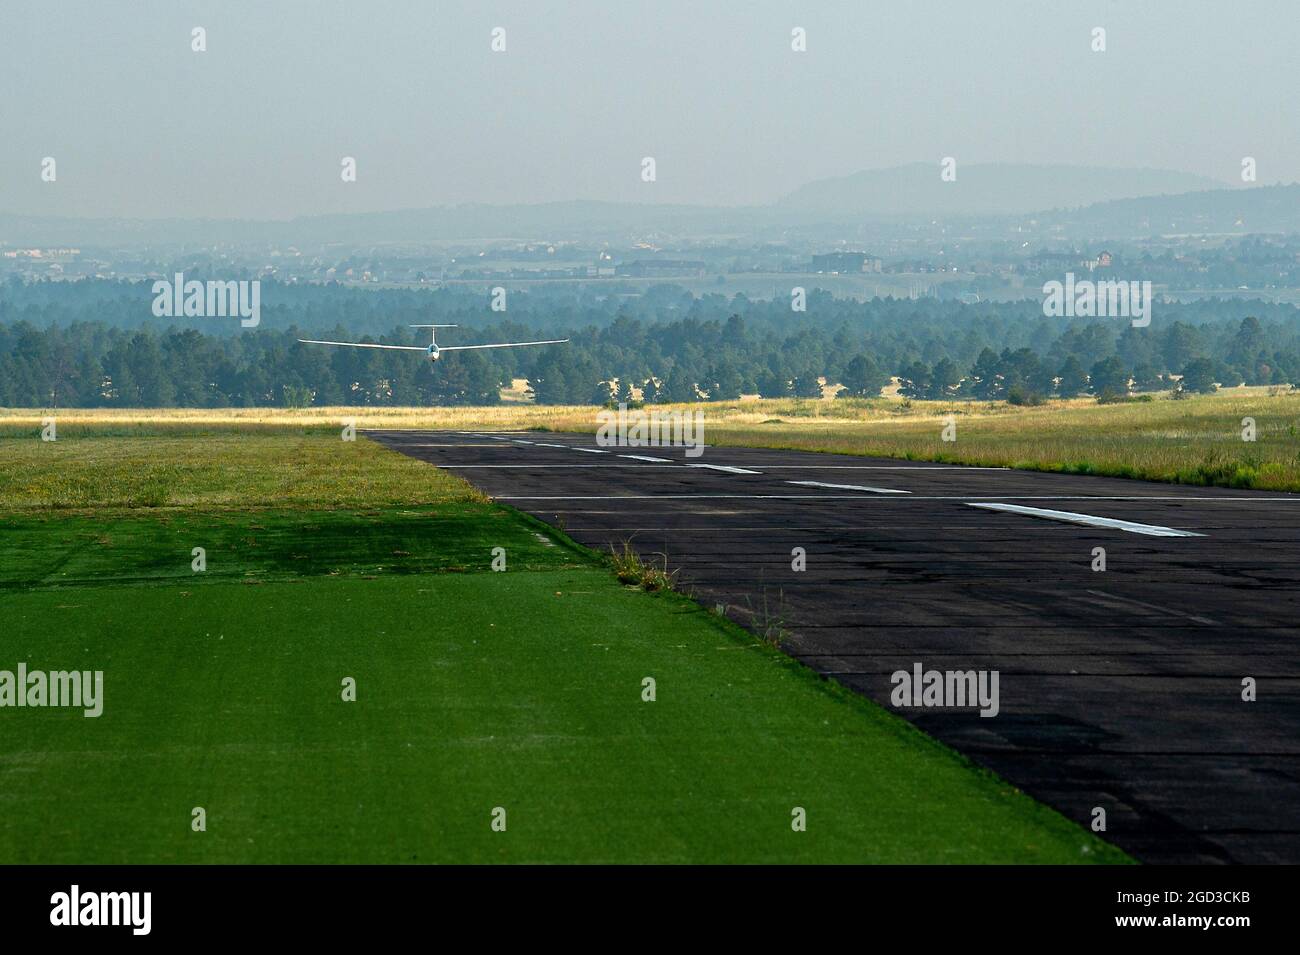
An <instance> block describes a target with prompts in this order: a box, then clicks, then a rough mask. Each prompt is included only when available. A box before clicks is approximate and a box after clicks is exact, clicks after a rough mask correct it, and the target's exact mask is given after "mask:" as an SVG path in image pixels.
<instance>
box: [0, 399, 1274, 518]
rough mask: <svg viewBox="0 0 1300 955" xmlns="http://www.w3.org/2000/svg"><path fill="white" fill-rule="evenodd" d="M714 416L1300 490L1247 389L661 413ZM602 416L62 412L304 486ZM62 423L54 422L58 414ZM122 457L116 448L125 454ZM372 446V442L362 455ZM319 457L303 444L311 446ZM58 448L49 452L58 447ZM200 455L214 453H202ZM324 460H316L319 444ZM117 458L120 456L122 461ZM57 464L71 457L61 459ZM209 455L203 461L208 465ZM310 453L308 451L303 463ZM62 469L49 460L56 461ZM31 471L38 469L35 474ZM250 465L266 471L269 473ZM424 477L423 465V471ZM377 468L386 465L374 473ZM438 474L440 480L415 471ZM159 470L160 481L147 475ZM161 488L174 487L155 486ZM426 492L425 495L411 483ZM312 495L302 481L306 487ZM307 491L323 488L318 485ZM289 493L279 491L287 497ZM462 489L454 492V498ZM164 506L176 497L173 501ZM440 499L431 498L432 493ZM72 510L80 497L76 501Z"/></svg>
mask: <svg viewBox="0 0 1300 955" xmlns="http://www.w3.org/2000/svg"><path fill="white" fill-rule="evenodd" d="M696 407H698V408H701V409H702V410H703V412H704V417H705V439H706V440H707V441H708V442H709V443H710V444H723V445H728V444H729V445H739V446H750V447H774V448H792V449H806V450H815V451H832V452H839V453H847V454H870V455H882V456H888V457H900V458H911V459H916V460H931V461H948V462H953V463H965V464H981V465H1001V466H1010V467H1018V468H1030V469H1036V470H1058V471H1069V472H1074V473H1095V474H1111V475H1118V476H1124V477H1137V478H1146V479H1149V480H1158V481H1179V482H1183V483H1190V484H1210V485H1222V486H1237V487H1256V488H1267V489H1273V490H1286V491H1300V393H1280V392H1277V390H1276V389H1269V388H1234V389H1229V390H1225V391H1222V392H1220V393H1218V394H1215V395H1203V396H1197V397H1192V398H1186V399H1183V400H1174V399H1172V398H1170V397H1169V396H1167V395H1162V396H1158V397H1156V398H1155V400H1151V401H1134V402H1129V403H1123V404H1111V405H1098V404H1097V403H1096V402H1095V401H1094V400H1093V399H1091V398H1079V399H1073V400H1070V401H1053V402H1050V403H1048V404H1046V405H1042V406H1039V407H1035V408H1017V407H1013V406H1010V405H1007V404H1005V403H1002V402H931V401H911V402H909V401H904V400H900V399H897V398H875V399H870V400H815V399H807V400H798V399H780V400H757V399H743V400H740V401H729V402H709V403H704V404H700V405H693V406H692V405H662V406H659V405H657V406H655V408H657V409H659V410H661V411H672V410H683V409H685V408H696ZM597 411H598V409H596V408H593V407H590V406H582V407H564V406H539V405H532V404H511V405H502V406H497V407H487V408H355V407H340V408H310V409H304V410H288V409H271V408H251V409H229V410H227V409H219V410H203V409H167V410H147V409H142V410H103V409H96V410H85V411H82V410H69V411H60V412H57V421H58V427H59V437H60V442H62V441H64V440H68V439H72V438H76V437H78V436H79V435H80V434H83V433H84V434H87V435H90V434H94V435H101V436H115V437H120V438H128V437H133V436H140V437H142V438H143V437H145V436H153V437H152V438H151V440H157V438H158V436H161V435H167V434H172V435H175V436H177V437H181V436H188V437H189V438H191V439H203V438H205V436H207V440H217V439H218V438H221V436H223V435H224V436H225V440H227V442H228V439H229V436H230V435H231V434H232V433H234V434H241V435H248V434H254V433H258V432H263V433H266V434H268V435H270V434H283V433H285V432H291V433H298V434H301V435H303V436H314V437H315V438H317V439H319V441H320V442H321V444H320V445H319V448H320V449H321V450H320V454H321V455H322V457H320V458H319V459H316V458H314V457H312V456H311V455H310V454H309V455H308V457H306V458H304V459H303V463H301V464H300V465H298V466H297V468H298V470H297V472H296V473H297V474H299V475H300V476H301V475H303V474H307V475H309V476H310V474H311V467H312V465H311V464H310V463H307V462H310V461H318V464H319V466H320V467H322V468H326V469H329V468H334V469H338V468H339V466H340V461H341V458H340V457H339V447H338V446H337V445H339V443H340V442H339V440H338V432H339V429H340V428H341V427H342V424H343V422H345V421H348V420H352V421H355V423H356V427H357V428H437V429H451V430H502V431H505V430H524V429H528V428H537V429H547V430H553V431H583V432H594V431H595V430H596V429H597V427H598V424H599V423H598V420H597V417H596V416H597ZM47 414H48V413H47ZM948 415H952V416H953V417H954V419H955V421H956V429H957V432H956V433H957V440H956V441H954V442H945V441H942V440H941V435H940V432H941V429H942V427H943V423H944V420H945V418H946V417H947V416H948ZM42 417H43V415H42V413H40V412H34V411H31V410H8V411H6V410H0V436H7V437H0V449H2V450H3V453H4V454H5V458H6V460H5V461H3V462H0V497H3V496H5V495H7V494H9V493H12V489H13V486H14V485H13V482H14V480H15V478H14V476H13V475H14V474H15V473H22V472H24V469H25V468H27V467H30V466H31V463H32V456H33V455H37V456H39V454H40V453H41V451H40V449H41V447H42V445H41V442H39V441H37V440H35V439H36V437H37V435H38V433H39V429H40V420H41V418H42ZM1247 417H1249V418H1253V419H1254V421H1255V425H1256V432H1257V433H1256V440H1255V441H1253V442H1248V441H1243V440H1242V419H1244V418H1247ZM114 444H116V442H114ZM365 444H367V443H366V442H358V443H357V445H355V446H354V447H356V448H361V447H363V446H364V445H365ZM19 446H21V447H22V448H23V451H22V453H21V454H20V458H21V459H22V461H20V462H19V463H17V464H13V463H11V461H10V460H8V459H9V458H11V457H12V456H13V455H12V454H11V453H10V449H13V448H16V447H19ZM308 446H309V445H300V447H304V448H305V447H308ZM46 447H48V446H46ZM195 447H196V449H198V448H200V447H202V445H196V446H195ZM220 447H221V448H222V451H221V454H220V458H221V460H223V461H227V462H228V464H229V466H231V467H238V466H239V463H238V449H239V447H240V445H239V443H238V441H234V442H233V443H222V444H221V445H220ZM310 447H312V448H315V447H316V445H314V444H312V445H310ZM124 450H127V446H119V450H118V451H112V450H109V449H107V448H106V449H105V451H104V452H103V453H104V454H105V455H107V456H112V455H120V454H122V453H123V451H124ZM55 453H56V454H57V452H55ZM197 453H198V452H197V450H196V455H197ZM303 453H304V454H307V452H305V451H304V452H303ZM132 454H134V455H135V457H134V459H132V458H130V457H128V459H127V460H134V461H135V467H139V466H143V465H145V464H147V461H146V460H145V459H144V458H142V457H141V455H145V454H146V452H145V451H144V450H143V449H139V450H137V451H133V452H132ZM47 456H48V455H47ZM23 462H26V463H23ZM265 463H266V459H263V460H262V462H261V463H260V464H256V465H250V469H251V470H253V471H257V470H259V469H261V468H262V467H264V465H265ZM410 463H411V464H414V462H410ZM372 465H373V462H372ZM415 467H416V468H417V469H420V470H422V471H423V472H424V473H427V471H428V470H429V469H427V468H423V466H420V465H415ZM121 468H122V470H123V471H124V472H127V473H123V474H122V475H121V478H122V480H123V481H125V482H127V483H130V482H131V481H132V480H134V479H135V470H134V469H133V465H131V464H124V465H122V466H121ZM146 471H147V469H146ZM381 471H382V473H383V475H384V476H385V477H384V480H385V481H390V482H395V483H390V484H386V485H385V486H384V488H382V489H378V488H373V487H371V488H369V489H368V490H367V480H368V478H367V477H366V475H365V474H364V473H363V472H364V468H361V470H360V471H359V472H358V473H357V474H355V475H348V474H346V473H345V472H339V477H340V482H342V481H344V480H352V479H353V478H354V477H355V479H356V480H357V481H358V482H359V483H358V484H357V485H356V486H355V490H353V491H348V490H346V489H345V488H343V487H334V488H332V489H331V488H327V487H325V486H323V485H322V486H319V487H318V489H317V490H307V491H305V492H303V493H305V495H306V496H307V497H311V496H312V495H314V494H322V495H324V496H326V497H328V496H330V495H332V494H338V495H343V496H348V495H350V496H351V497H352V498H353V499H360V498H362V497H364V496H365V495H366V494H369V493H376V494H379V495H380V496H383V497H385V499H392V498H393V496H394V495H400V494H401V493H405V492H407V491H411V492H413V493H416V494H417V496H419V494H420V490H419V488H420V482H419V479H418V476H417V474H416V473H414V472H413V473H411V474H410V475H409V477H408V476H407V475H402V476H401V478H400V480H399V479H398V476H397V474H396V472H395V471H393V470H392V468H391V467H390V466H388V465H385V466H384V467H383V468H382V469H381ZM293 473H295V471H294V470H293V469H292V468H291V469H290V470H289V471H285V472H283V473H282V474H281V475H279V476H278V477H277V478H276V479H275V481H278V482H279V483H275V481H272V482H271V483H270V484H268V483H267V481H268V479H267V478H263V479H262V480H261V483H257V482H252V477H251V475H250V478H249V480H250V482H252V484H251V485H250V486H257V487H260V488H262V489H263V490H262V492H261V493H263V494H267V495H269V494H272V493H287V494H291V495H292V494H294V493H298V492H295V491H294V487H295V482H294V481H292V480H290V479H289V475H290V474H293ZM155 478H156V480H155V481H154V485H153V486H154V487H158V488H162V487H164V486H165V484H166V481H165V480H162V478H161V477H159V476H158V475H155ZM408 480H410V481H413V482H414V484H415V487H414V488H413V487H411V485H409V484H407V483H406V482H407V481H408ZM299 483H300V482H299ZM301 486H302V487H306V488H310V487H311V486H312V485H311V480H310V478H309V480H308V482H307V484H305V485H301ZM276 488H279V491H276ZM449 489H450V485H449V486H448V487H447V488H444V489H442V493H446V492H448V491H449ZM157 493H159V494H162V493H164V492H163V491H161V490H160V491H158V492H157ZM423 493H424V494H428V493H430V492H429V489H428V488H427V487H426V488H424V489H423ZM71 497H73V498H75V497H76V495H75V494H73V495H71Z"/></svg>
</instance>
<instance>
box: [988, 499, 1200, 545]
mask: <svg viewBox="0 0 1300 955" xmlns="http://www.w3.org/2000/svg"><path fill="white" fill-rule="evenodd" d="M966 503H967V505H968V506H970V507H982V508H984V509H985V510H989V511H1006V512H1008V513H1010V514H1024V515H1025V516H1027V517H1045V518H1047V519H1048V520H1050V521H1065V522H1066V523H1069V524H1086V525H1088V526H1090V527H1109V528H1111V529H1113V530H1119V531H1128V532H1129V533H1130V534H1145V535H1147V536H1148V537H1204V536H1205V535H1204V534H1197V533H1195V532H1194V531H1180V530H1178V529H1177V528H1174V527H1161V526H1160V525H1159V524H1138V523H1136V522H1135V521H1121V520H1118V519H1116V518H1114V517H1094V516H1093V515H1091V514H1076V513H1074V512H1073V511H1053V510H1049V509H1048V508H1045V507H1025V506H1024V505H1022V504H976V503H974V502H972V501H967V502H966Z"/></svg>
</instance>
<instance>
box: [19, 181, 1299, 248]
mask: <svg viewBox="0 0 1300 955" xmlns="http://www.w3.org/2000/svg"><path fill="white" fill-rule="evenodd" d="M1206 183H1209V184H1210V185H1211V186H1212V187H1213V188H1206V187H1205V184H1206ZM1144 187H1145V188H1147V189H1149V190H1151V192H1149V193H1147V194H1142V195H1138V196H1136V197H1133V196H1128V195H1118V196H1116V195H1111V196H1109V197H1107V196H1105V195H1103V196H1102V197H1101V198H1100V199H1097V200H1096V201H1091V202H1085V201H1084V200H1083V198H1082V197H1084V196H1086V195H1090V194H1104V193H1107V192H1110V193H1127V192H1128V191H1129V190H1141V189H1143V188H1144ZM1183 187H1186V188H1183ZM1179 188H1182V191H1181V192H1180V193H1178V194H1172V193H1173V192H1174V191H1175V190H1177V189H1179ZM940 197H942V198H940ZM1031 219H1032V220H1033V221H1034V222H1035V224H1036V225H1035V228H1036V229H1037V230H1038V231H1043V230H1052V231H1054V232H1055V233H1057V234H1063V235H1068V236H1071V237H1077V238H1096V239H1106V238H1124V237H1139V236H1148V235H1155V234H1167V233H1181V232H1226V233H1246V232H1292V233H1300V185H1294V184H1292V185H1275V186H1251V187H1248V188H1247V187H1236V188H1227V187H1224V186H1222V185H1221V184H1219V183H1215V182H1214V181H1213V180H1209V179H1205V178H1204V177H1201V176H1193V175H1188V174H1186V173H1172V172H1160V171H1156V170H1123V169H1085V168H1082V167H1075V166H1017V165H1005V164H998V165H986V166H976V165H973V166H970V167H961V166H959V167H958V171H957V181H956V182H947V183H946V182H941V181H940V179H939V169H938V165H937V164H934V165H931V164H928V163H925V164H914V165H911V166H902V167H899V168H897V169H887V170H879V171H876V172H868V173H858V174H855V175H853V176H847V177H845V178H843V179H827V180H822V181H819V182H814V183H810V184H809V185H807V186H805V187H803V188H802V189H799V190H796V191H795V192H793V193H791V194H790V195H789V196H787V197H786V198H785V199H782V200H781V201H779V202H777V203H775V204H773V205H770V206H746V207H727V206H674V205H652V204H648V203H646V204H641V203H630V202H622V203H618V202H601V201H586V200H574V201H570V202H552V203H541V204H537V205H458V206H441V207H437V208H432V209H408V210H402V211H396V212H366V213H356V214H348V215H322V216H305V217H302V218H298V219H292V220H289V221H262V222H252V221H238V220H215V219H208V220H197V219H196V220H186V219H157V220H142V219H57V218H37V217H25V216H8V215H4V214H2V213H0V245H3V244H5V243H9V244H11V245H12V244H30V245H47V246H48V245H60V246H89V247H95V246H100V247H103V246H111V247H118V248H145V247H150V246H153V247H158V246H164V245H168V246H174V245H189V244H202V245H211V244H212V243H216V242H224V243H233V244H241V245H252V244H278V245H292V244H296V245H300V246H309V245H342V246H346V247H349V248H353V249H356V248H363V247H366V246H377V245H384V244H402V245H426V244H428V243H430V242H437V241H455V240H459V241H475V242H486V241H489V240H493V239H514V240H528V241H540V240H562V239H580V240H583V241H602V240H610V241H621V240H626V239H627V237H629V236H632V235H636V236H652V235H655V234H663V235H666V236H673V237H677V238H681V237H687V238H691V239H697V240H702V239H709V238H714V237H729V236H740V237H744V238H746V239H748V240H779V239H781V238H782V237H783V236H784V235H786V234H787V232H788V231H789V230H798V232H799V233H800V234H802V235H804V236H809V235H814V236H815V235H818V234H820V233H822V232H823V231H825V232H841V231H843V230H844V228H845V227H846V226H850V227H852V228H854V229H857V228H860V227H862V226H863V225H864V224H867V223H874V224H876V225H877V226H879V230H880V231H881V232H882V233H884V232H888V231H890V230H892V229H895V228H897V227H900V226H901V227H904V228H913V227H922V226H926V227H928V223H930V222H931V221H932V220H939V221H940V222H942V223H954V224H958V225H963V226H964V225H969V224H971V223H972V222H978V223H979V224H982V225H985V226H990V227H993V228H995V229H1001V228H1003V227H1006V226H1017V225H1023V224H1025V223H1027V222H1028V221H1029V220H1031Z"/></svg>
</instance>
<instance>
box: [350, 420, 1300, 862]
mask: <svg viewBox="0 0 1300 955" xmlns="http://www.w3.org/2000/svg"><path fill="white" fill-rule="evenodd" d="M367 434H368V436H369V437H370V438H373V439H374V440H376V441H379V442H381V443H383V444H385V445H387V446H389V447H391V448H394V449H396V450H398V451H401V452H403V453H405V454H409V455H411V456H413V457H416V458H419V459H420V460H423V461H428V462H429V463H431V464H434V465H437V466H438V467H443V468H447V469H449V470H451V471H453V472H454V473H456V474H459V475H461V476H462V477H464V478H465V479H466V480H468V481H470V482H471V483H473V484H474V485H476V486H477V487H479V488H481V489H482V490H483V491H485V492H486V493H488V494H490V495H492V496H493V497H494V498H496V499H498V500H500V501H502V502H504V503H506V504H509V505H512V506H513V507H516V508H518V509H519V510H521V511H525V512H527V513H529V514H532V515H534V516H536V517H538V518H541V519H542V520H545V521H547V522H549V523H551V524H553V525H556V526H558V527H561V528H562V529H563V530H564V531H565V533H567V534H568V535H569V536H571V537H572V538H573V539H575V540H577V541H579V542H580V543H582V544H585V545H587V546H589V547H592V548H595V549H597V550H608V548H609V546H610V545H611V544H614V545H616V546H620V547H621V546H622V544H623V542H624V541H628V540H630V541H631V542H632V545H633V547H634V548H635V549H636V550H637V551H638V552H640V553H641V554H642V555H643V557H646V558H656V559H657V555H661V554H662V555H666V557H667V561H668V566H669V568H670V569H672V568H679V569H680V574H679V577H678V580H679V585H680V588H681V589H685V590H687V591H688V592H691V593H693V595H694V596H695V597H696V599H698V600H699V601H700V602H701V603H703V604H705V605H706V606H711V607H712V606H716V605H717V604H725V605H726V608H727V609H726V612H727V614H728V616H730V617H731V618H732V619H734V620H737V621H738V622H740V623H742V624H744V625H746V626H749V627H751V628H752V629H755V630H758V631H760V632H763V631H766V632H770V633H774V634H777V635H778V636H779V638H780V639H781V642H782V645H783V646H784V647H785V649H786V650H787V652H789V653H790V654H791V655H793V656H795V657H797V658H798V659H799V660H801V661H803V662H804V663H806V664H807V665H808V666H810V667H812V668H814V669H816V670H818V671H819V672H821V673H822V674H825V675H826V676H829V677H832V678H834V679H836V680H838V681H839V682H841V683H843V684H845V685H847V686H849V687H851V688H853V689H854V690H856V691H858V692H861V693H863V694H865V695H866V696H868V697H870V698H871V699H873V700H875V701H876V702H878V703H880V704H881V705H883V706H885V707H887V708H889V709H890V710H892V711H893V712H896V713H898V714H899V715H901V716H903V717H904V718H906V719H908V720H911V721H912V722H913V723H915V724H916V725H917V726H919V727H920V728H922V729H923V730H925V732H927V733H929V734H931V735H932V736H934V737H936V738H938V739H940V740H942V741H944V742H945V743H947V744H948V745H950V746H952V747H953V748H955V749H957V750H959V751H960V752H962V753H964V754H966V755H967V756H969V757H970V758H971V759H972V760H974V761H975V762H977V763H980V764H982V765H984V766H987V767H989V768H990V769H992V770H994V771H995V772H997V773H999V774H1000V775H1002V776H1003V777H1004V778H1006V779H1008V780H1010V781H1011V782H1013V783H1015V784H1016V785H1017V786H1019V787H1020V788H1022V789H1023V790H1025V791H1026V792H1028V793H1030V794H1031V795H1033V796H1035V797H1036V798H1038V799H1040V800H1042V801H1043V802H1046V803H1048V804H1049V805H1051V806H1053V807H1055V808H1056V809H1057V810H1059V811H1060V812H1062V813H1063V814H1064V815H1066V816H1068V817H1070V818H1072V819H1075V820H1077V821H1078V822H1080V823H1081V824H1083V825H1090V824H1091V823H1092V821H1093V819H1094V818H1095V809H1097V808H1100V809H1104V810H1105V815H1106V830H1105V833H1104V835H1105V837H1106V838H1107V839H1109V840H1111V841H1112V842H1114V843H1116V844H1117V845H1119V846H1121V847H1123V848H1124V849H1126V850H1128V851H1129V852H1131V853H1132V854H1133V855H1135V856H1136V857H1137V858H1139V859H1142V860H1144V861H1148V862H1165V863H1174V862H1290V863H1295V862H1300V643H1298V641H1297V634H1298V633H1300V630H1297V626H1296V624H1297V620H1300V495H1288V494H1269V493H1263V492H1254V491H1241V490H1228V489H1221V488H1200V487H1180V486H1175V485H1167V484H1151V483H1145V482H1138V481H1126V480H1120V479H1111V478H1094V477H1080V476H1068V475H1059V474H1046V473H1035V472H1025V471H1011V470H1004V469H981V468H963V467H953V466H947V465H939V464H927V463H922V462H910V461H901V460H896V459H879V458H860V457H850V456H839V455H828V454H816V453H810V452H791V451H770V450H762V449H750V448H721V447H708V448H705V449H704V451H703V454H701V455H700V456H699V457H687V456H686V455H685V453H684V449H683V448H671V447H649V448H646V447H642V448H600V447H598V446H597V445H596V442H595V438H594V436H593V435H566V434H552V433H534V432H524V433H504V432H491V433H489V432H475V433H463V432H429V431H371V432H367ZM795 548H803V550H804V552H805V554H806V569H805V570H802V571H798V570H795V569H793V568H792V563H793V562H795V560H796V558H795V556H793V555H792V552H793V551H794V549H795ZM1096 548H1103V549H1104V551H1105V555H1104V557H1105V570H1094V569H1093V567H1094V565H1096V564H1097V562H1098V554H1097V552H1096V550H1095V549H1096ZM918 663H919V664H920V665H921V666H922V667H923V669H924V670H930V669H935V670H940V671H947V670H954V671H968V670H976V671H980V670H987V671H994V670H996V671H997V672H998V674H999V684H998V686H999V712H998V713H997V715H996V716H994V717H981V716H980V715H979V710H978V709H977V708H975V707H970V706H968V707H963V708H956V707H908V708H900V707H895V706H893V705H892V704H891V699H890V695H891V690H893V689H894V685H893V683H892V682H891V674H893V673H894V672H895V671H899V670H903V671H908V672H909V673H911V672H912V671H913V668H914V666H915V665H916V664H918ZM1246 678H1250V679H1251V680H1253V681H1255V686H1256V689H1255V692H1256V694H1257V698H1256V699H1255V701H1253V702H1248V701H1244V700H1243V692H1244V687H1243V680H1245V679H1246ZM881 785H882V786H887V785H888V780H887V779H882V780H881Z"/></svg>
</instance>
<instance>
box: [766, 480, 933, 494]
mask: <svg viewBox="0 0 1300 955" xmlns="http://www.w3.org/2000/svg"><path fill="white" fill-rule="evenodd" d="M785 483H786V484H802V485H803V486H804V487H828V488H831V489H832V490H836V491H870V492H871V493H872V494H911V493H912V492H911V491H899V490H896V489H894V488H892V487H868V486H867V485H865V484H827V483H826V482H825V481H786V482H785Z"/></svg>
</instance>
